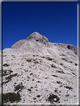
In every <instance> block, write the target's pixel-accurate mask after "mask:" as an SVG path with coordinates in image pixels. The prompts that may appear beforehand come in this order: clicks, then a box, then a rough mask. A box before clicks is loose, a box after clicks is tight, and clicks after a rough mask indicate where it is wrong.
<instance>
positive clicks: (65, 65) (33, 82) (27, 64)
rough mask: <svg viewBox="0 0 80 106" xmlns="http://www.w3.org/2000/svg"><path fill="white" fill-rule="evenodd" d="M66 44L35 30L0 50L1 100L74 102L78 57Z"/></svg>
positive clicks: (10, 103)
mask: <svg viewBox="0 0 80 106" xmlns="http://www.w3.org/2000/svg"><path fill="white" fill-rule="evenodd" d="M75 51H76V48H75V50H74V46H71V45H68V44H60V43H50V42H49V41H48V39H47V38H46V37H45V36H42V35H41V34H39V33H38V32H34V33H32V34H31V35H30V36H29V37H27V38H26V40H20V41H18V42H16V43H15V44H14V45H13V46H12V47H11V48H6V49H4V50H3V70H2V76H3V82H2V84H3V103H5V104H6V105H8V104H9V105H13V104H12V103H14V105H29V104H30V105H37V104H40V105H43V104H45V105H53V104H54V105H76V104H78V101H77V100H78V84H77V83H78V70H77V69H78V68H77V67H78V65H79V64H78V63H77V60H78V57H77V55H76V54H75ZM0 55H1V54H0Z"/></svg>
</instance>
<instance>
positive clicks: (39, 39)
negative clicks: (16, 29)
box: [26, 32, 48, 45]
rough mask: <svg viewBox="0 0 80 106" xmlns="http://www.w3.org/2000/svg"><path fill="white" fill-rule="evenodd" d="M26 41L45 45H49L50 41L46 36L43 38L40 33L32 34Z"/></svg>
mask: <svg viewBox="0 0 80 106" xmlns="http://www.w3.org/2000/svg"><path fill="white" fill-rule="evenodd" d="M26 40H30V41H31V40H32V41H33V40H34V41H36V42H40V43H42V44H45V45H47V44H48V39H47V38H46V37H45V36H42V35H41V34H39V33H38V32H34V33H32V34H31V35H30V36H29V37H27V38H26Z"/></svg>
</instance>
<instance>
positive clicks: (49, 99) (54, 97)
mask: <svg viewBox="0 0 80 106" xmlns="http://www.w3.org/2000/svg"><path fill="white" fill-rule="evenodd" d="M59 100H60V98H59V97H58V96H57V95H54V94H51V95H50V96H49V97H48V101H50V102H51V103H53V102H59Z"/></svg>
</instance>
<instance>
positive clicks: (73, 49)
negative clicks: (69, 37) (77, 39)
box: [67, 45, 77, 54]
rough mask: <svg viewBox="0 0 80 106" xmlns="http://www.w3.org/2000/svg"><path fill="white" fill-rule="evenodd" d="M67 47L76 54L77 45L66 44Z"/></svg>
mask: <svg viewBox="0 0 80 106" xmlns="http://www.w3.org/2000/svg"><path fill="white" fill-rule="evenodd" d="M67 48H68V49H70V50H72V51H73V52H74V53H75V54H77V47H76V46H73V45H67Z"/></svg>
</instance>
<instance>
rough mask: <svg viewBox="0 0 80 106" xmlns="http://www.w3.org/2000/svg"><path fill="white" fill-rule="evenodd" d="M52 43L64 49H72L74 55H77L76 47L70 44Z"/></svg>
mask: <svg viewBox="0 0 80 106" xmlns="http://www.w3.org/2000/svg"><path fill="white" fill-rule="evenodd" d="M54 45H56V46H59V47H62V48H65V49H69V50H71V51H73V52H74V53H75V54H76V55H77V47H76V46H74V45H70V44H61V43H54Z"/></svg>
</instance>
